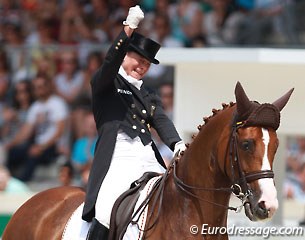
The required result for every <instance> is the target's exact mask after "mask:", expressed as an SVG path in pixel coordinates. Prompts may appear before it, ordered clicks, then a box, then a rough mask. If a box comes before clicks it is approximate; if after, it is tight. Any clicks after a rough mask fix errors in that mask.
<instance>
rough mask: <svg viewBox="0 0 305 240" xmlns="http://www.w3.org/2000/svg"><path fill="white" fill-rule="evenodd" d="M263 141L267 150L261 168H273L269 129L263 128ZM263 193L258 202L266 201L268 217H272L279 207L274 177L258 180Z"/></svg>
mask: <svg viewBox="0 0 305 240" xmlns="http://www.w3.org/2000/svg"><path fill="white" fill-rule="evenodd" d="M262 132H263V143H264V144H265V152H264V157H263V163H262V168H261V170H271V166H270V163H269V159H268V145H269V141H270V136H269V132H268V130H267V129H264V128H263V129H262ZM258 184H259V187H260V189H261V192H262V195H261V198H260V199H259V201H258V202H264V203H265V207H266V209H268V210H269V215H268V217H272V215H273V214H274V213H275V211H276V210H277V208H278V200H277V192H276V188H275V186H274V181H273V179H272V178H262V179H259V180H258Z"/></svg>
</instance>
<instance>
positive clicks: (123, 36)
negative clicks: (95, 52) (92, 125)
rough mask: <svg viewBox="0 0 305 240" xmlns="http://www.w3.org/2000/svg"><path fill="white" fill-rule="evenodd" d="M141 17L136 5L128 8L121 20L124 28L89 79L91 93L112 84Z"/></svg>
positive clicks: (107, 87)
mask: <svg viewBox="0 0 305 240" xmlns="http://www.w3.org/2000/svg"><path fill="white" fill-rule="evenodd" d="M143 18H144V13H143V12H142V10H141V8H140V7H139V6H138V5H137V6H135V7H131V8H130V9H129V13H128V16H127V18H126V20H125V21H124V22H123V25H124V29H123V30H122V31H121V33H120V34H119V36H118V37H117V38H116V39H115V41H114V42H113V44H112V45H111V47H110V49H109V50H108V52H107V54H106V57H105V61H104V63H103V65H102V67H101V68H100V69H99V70H98V71H97V72H96V74H95V75H94V76H93V78H92V80H91V86H92V90H93V94H99V93H101V92H102V91H105V90H108V89H109V88H111V87H112V86H113V80H114V78H115V77H116V75H117V73H118V71H119V68H120V66H121V64H122V62H123V60H124V57H125V55H126V53H127V50H128V45H129V41H130V37H131V36H132V33H133V32H134V30H135V29H136V28H137V27H138V24H139V23H140V21H141V20H142V19H143Z"/></svg>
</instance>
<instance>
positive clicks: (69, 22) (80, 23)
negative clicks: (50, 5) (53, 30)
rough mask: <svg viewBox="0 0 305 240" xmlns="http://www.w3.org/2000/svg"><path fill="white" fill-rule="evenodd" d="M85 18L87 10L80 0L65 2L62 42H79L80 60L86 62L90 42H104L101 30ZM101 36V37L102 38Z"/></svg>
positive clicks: (62, 20)
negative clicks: (100, 34) (97, 29)
mask: <svg viewBox="0 0 305 240" xmlns="http://www.w3.org/2000/svg"><path fill="white" fill-rule="evenodd" d="M89 23H90V22H88V19H86V18H85V12H84V10H83V8H82V5H81V3H80V2H79V1H74V0H68V1H65V2H64V9H63V14H62V18H61V24H60V35H59V39H60V43H63V44H78V46H77V47H78V51H77V52H78V56H77V59H78V62H79V64H80V65H81V66H83V65H84V64H85V62H84V59H86V58H87V56H88V54H89V52H90V51H91V49H90V48H89V46H90V44H94V43H101V41H102V42H103V40H104V39H103V37H101V36H99V32H96V31H94V26H93V25H92V24H89ZM100 38H101V39H100Z"/></svg>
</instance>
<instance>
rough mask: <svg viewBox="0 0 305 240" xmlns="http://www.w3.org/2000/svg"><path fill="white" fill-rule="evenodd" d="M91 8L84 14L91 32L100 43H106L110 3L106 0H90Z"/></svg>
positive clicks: (109, 29)
mask: <svg viewBox="0 0 305 240" xmlns="http://www.w3.org/2000/svg"><path fill="white" fill-rule="evenodd" d="M90 3H91V10H90V12H89V13H87V14H86V18H87V19H88V21H89V24H90V25H92V29H93V33H94V35H95V36H96V38H97V39H98V42H100V43H107V42H108V41H109V35H110V32H111V28H112V26H111V24H110V21H111V20H110V18H109V16H110V4H109V3H108V0H90Z"/></svg>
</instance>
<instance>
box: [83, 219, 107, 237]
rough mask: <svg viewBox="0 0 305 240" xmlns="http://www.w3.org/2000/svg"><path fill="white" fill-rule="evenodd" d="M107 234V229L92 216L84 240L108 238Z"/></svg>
mask: <svg viewBox="0 0 305 240" xmlns="http://www.w3.org/2000/svg"><path fill="white" fill-rule="evenodd" d="M108 234H109V229H108V228H106V227H105V226H104V225H103V224H101V223H100V222H99V221H97V220H96V219H95V218H94V219H93V220H92V223H91V227H90V229H89V232H88V235H87V238H86V240H96V239H98V240H108Z"/></svg>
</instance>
